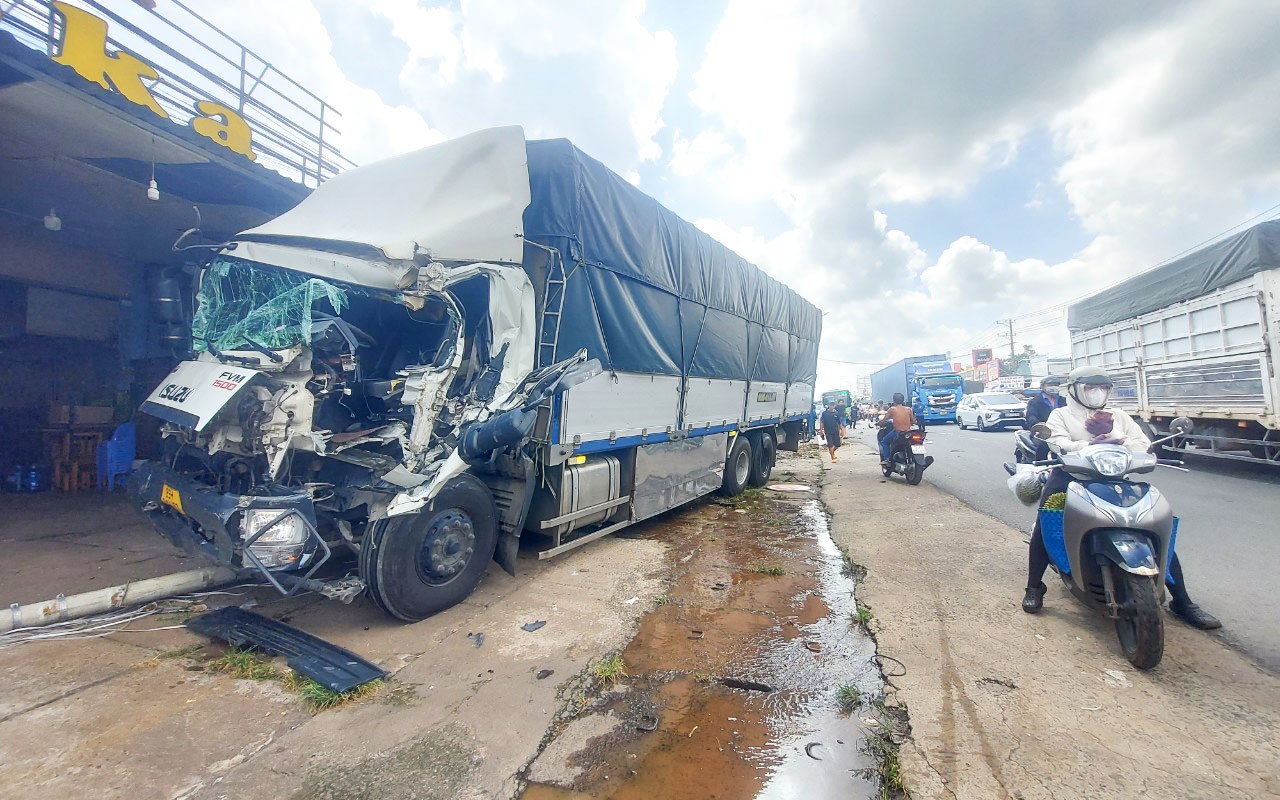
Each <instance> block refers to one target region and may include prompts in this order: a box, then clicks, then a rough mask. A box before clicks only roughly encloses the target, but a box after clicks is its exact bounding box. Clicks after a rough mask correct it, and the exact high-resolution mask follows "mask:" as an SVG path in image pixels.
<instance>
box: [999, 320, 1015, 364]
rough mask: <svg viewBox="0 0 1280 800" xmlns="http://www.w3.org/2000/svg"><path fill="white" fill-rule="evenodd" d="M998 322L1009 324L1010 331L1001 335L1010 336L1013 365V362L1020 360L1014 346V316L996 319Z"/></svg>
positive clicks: (1010, 355) (1010, 352)
mask: <svg viewBox="0 0 1280 800" xmlns="http://www.w3.org/2000/svg"><path fill="white" fill-rule="evenodd" d="M996 324H997V325H1008V326H1009V332H1008V333H1007V334H1004V333H1002V334H1000V335H1001V336H1008V337H1009V364H1010V366H1012V365H1013V363H1014V362H1015V361H1017V360H1018V353H1017V350H1015V349H1014V346H1013V318H1012V317H1010V318H1009V319H1000V320H996Z"/></svg>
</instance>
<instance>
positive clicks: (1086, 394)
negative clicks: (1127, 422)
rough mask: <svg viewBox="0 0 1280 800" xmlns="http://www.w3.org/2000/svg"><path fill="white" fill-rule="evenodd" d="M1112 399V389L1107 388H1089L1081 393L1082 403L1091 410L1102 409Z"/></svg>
mask: <svg viewBox="0 0 1280 800" xmlns="http://www.w3.org/2000/svg"><path fill="white" fill-rule="evenodd" d="M1110 397H1111V389H1110V388H1109V387H1106V386H1089V387H1086V388H1085V389H1084V390H1083V391H1081V392H1080V402H1081V403H1084V404H1085V405H1086V406H1088V407H1089V408H1102V407H1103V406H1105V405H1106V404H1107V399H1108V398H1110Z"/></svg>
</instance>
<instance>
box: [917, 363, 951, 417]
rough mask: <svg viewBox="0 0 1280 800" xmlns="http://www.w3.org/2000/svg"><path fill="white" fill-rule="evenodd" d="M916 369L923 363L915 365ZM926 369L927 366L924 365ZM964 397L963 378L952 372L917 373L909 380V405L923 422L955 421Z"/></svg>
mask: <svg viewBox="0 0 1280 800" xmlns="http://www.w3.org/2000/svg"><path fill="white" fill-rule="evenodd" d="M916 366H917V370H919V369H920V367H924V366H925V365H916ZM926 370H927V367H926ZM963 398H964V378H962V377H961V376H960V375H957V374H956V373H954V372H951V371H947V372H927V374H917V375H916V376H915V377H914V378H912V382H911V407H912V410H913V411H915V413H916V416H918V417H919V418H920V419H922V420H924V422H925V423H926V424H927V423H930V422H955V421H956V406H957V405H959V403H960V401H961V400H962V399H963Z"/></svg>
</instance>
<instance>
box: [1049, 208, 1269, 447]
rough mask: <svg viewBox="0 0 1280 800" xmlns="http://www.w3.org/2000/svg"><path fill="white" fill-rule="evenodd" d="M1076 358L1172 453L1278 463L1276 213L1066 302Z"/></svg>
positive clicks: (1116, 402) (1072, 350) (1073, 352)
mask: <svg viewBox="0 0 1280 800" xmlns="http://www.w3.org/2000/svg"><path fill="white" fill-rule="evenodd" d="M1067 324H1068V327H1069V328H1070V332H1071V356H1072V363H1073V364H1074V365H1075V366H1080V365H1085V364H1089V365H1094V366H1099V367H1103V368H1104V369H1106V370H1107V372H1108V373H1109V374H1110V375H1111V377H1112V379H1113V380H1114V381H1115V390H1114V394H1113V402H1114V403H1115V404H1116V405H1118V406H1120V407H1121V408H1123V409H1125V410H1126V411H1128V412H1130V413H1131V414H1133V415H1134V416H1135V417H1136V418H1137V419H1138V421H1139V423H1140V424H1142V425H1143V426H1145V427H1146V429H1147V431H1148V433H1150V434H1152V435H1153V436H1152V438H1155V436H1158V435H1165V434H1167V433H1168V431H1169V424H1170V422H1171V421H1172V420H1173V419H1174V418H1175V417H1187V418H1189V419H1191V420H1193V421H1194V422H1195V428H1194V432H1193V433H1191V434H1190V435H1186V436H1181V437H1178V438H1176V439H1174V440H1173V441H1171V442H1169V443H1167V444H1165V445H1164V447H1165V448H1166V449H1168V450H1175V451H1178V452H1180V453H1186V454H1196V455H1205V456H1213V457H1215V458H1226V459H1237V460H1242V461H1252V462H1257V463H1266V464H1271V465H1280V416H1278V415H1277V407H1276V404H1277V402H1280V383H1278V382H1277V376H1278V375H1280V359H1278V358H1277V351H1276V343H1277V341H1280V220H1272V221H1269V222H1263V223H1261V224H1259V225H1255V226H1254V227H1252V228H1249V229H1247V230H1245V231H1243V232H1241V233H1238V234H1235V235H1232V236H1230V237H1227V238H1225V239H1222V240H1220V241H1218V242H1216V243H1214V244H1211V245H1209V246H1207V247H1204V248H1202V249H1200V250H1198V251H1196V252H1194V253H1191V254H1190V255H1187V256H1183V257H1182V258H1179V259H1177V260H1175V261H1172V262H1170V263H1168V264H1165V265H1163V266H1160V267H1157V268H1156V269H1153V270H1150V271H1148V272H1145V273H1142V274H1140V275H1137V276H1135V277H1133V278H1131V279H1129V280H1127V281H1125V282H1123V283H1121V284H1119V285H1117V286H1114V287H1112V288H1110V289H1107V290H1105V291H1103V292H1099V293H1098V294H1096V295H1094V296H1092V297H1089V298H1087V299H1085V300H1082V301H1080V302H1078V303H1075V304H1074V305H1072V306H1071V307H1070V309H1069V310H1068V315H1067Z"/></svg>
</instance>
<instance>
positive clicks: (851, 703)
mask: <svg viewBox="0 0 1280 800" xmlns="http://www.w3.org/2000/svg"><path fill="white" fill-rule="evenodd" d="M836 702H838V703H839V704H840V707H841V708H842V709H844V710H845V711H852V710H854V709H855V708H857V707H858V704H859V703H861V702H862V692H860V691H858V687H857V686H852V685H850V684H845V685H844V686H841V687H840V688H839V689H836Z"/></svg>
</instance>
